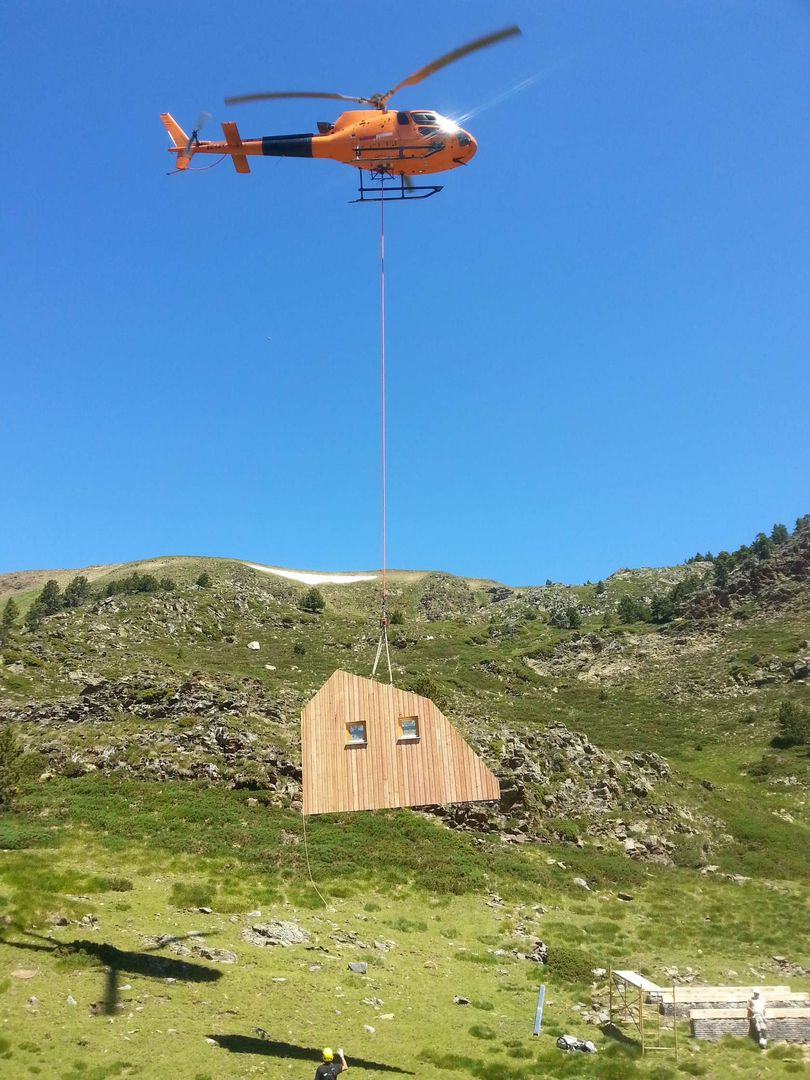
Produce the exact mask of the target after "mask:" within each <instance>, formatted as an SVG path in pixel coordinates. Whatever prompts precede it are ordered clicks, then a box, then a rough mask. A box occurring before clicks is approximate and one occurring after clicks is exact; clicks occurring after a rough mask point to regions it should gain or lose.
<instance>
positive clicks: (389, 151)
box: [160, 26, 520, 202]
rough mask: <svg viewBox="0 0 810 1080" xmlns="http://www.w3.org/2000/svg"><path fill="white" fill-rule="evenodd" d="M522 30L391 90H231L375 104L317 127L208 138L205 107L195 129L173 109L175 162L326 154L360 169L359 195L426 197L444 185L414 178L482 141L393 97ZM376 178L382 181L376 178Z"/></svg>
mask: <svg viewBox="0 0 810 1080" xmlns="http://www.w3.org/2000/svg"><path fill="white" fill-rule="evenodd" d="M519 34H520V28H519V27H518V26H508V27H506V28H504V29H503V30H496V31H495V32H494V33H492V34H487V35H485V36H484V37H480V38H476V39H475V40H474V41H470V42H468V43H467V44H466V45H462V46H460V47H459V48H457V49H453V50H452V52H449V53H445V54H444V56H440V57H439V59H438V60H434V61H433V62H432V63H430V64H426V65H425V67H422V68H420V69H419V70H418V71H416V72H414V73H413V75H409V76H408V78H407V79H403V80H402V82H400V83H397V85H396V86H395V87H394V88H393V90H389V91H388V93H386V94H372V95H371V97H367V98H362V97H348V96H347V95H345V94H331V93H320V92H318V91H279V92H273V93H266V94H242V95H239V96H237V97H228V98H225V104H226V105H237V104H242V103H244V102H249V101H267V100H271V99H275V98H330V99H333V100H337V101H355V102H357V103H358V104H359V105H370V106H372V108H373V109H374V111H373V112H371V111H369V109H362V110H357V111H352V112H344V113H342V114H341V115H340V116H339V117H338V118H337V120H336V121H335V122H334V123H328V122H319V123H318V134H314V133H313V134H310V133H309V132H305V133H303V134H296V135H265V136H263V137H262V138H261V139H245V140H243V139H242V137H241V135H240V134H239V130H238V128H237V126H236V124H235V123H233V122H232V121H226V122H223V124H222V133H223V135H224V136H225V142H204V141H203V140H201V139H200V137H199V131H200V128H201V127H202V124H203V123H204V122H205V120H206V119H207V118H208V114H207V113H203V114H202V116H201V117H200V119H199V120H198V122H197V126H196V127H195V128H194V130H193V131H192V132H191V134H190V135H187V134H186V132H185V131H183V129H182V128H181V127H180V125H179V124H178V123H177V121H176V120H175V119H174V118H173V117H172V116H171V115H170V114H169V113H162V114H161V117H160V119H161V120H162V121H163V124H164V126H165V128H166V130H167V131H168V133H169V136H170V137H171V140H172V142H173V144H174V145H173V146H170V147H169V153H172V154H176V155H177V169H178V170H179V171H181V172H182V171H184V170H186V169H188V166H189V163H190V161H191V159H192V157H193V156H194V155H195V154H218V155H224V156H227V157H230V158H231V160H232V161H233V164H234V168H235V169H236V171H237V172H238V173H249V172H250V165H249V163H248V157H254V156H256V157H258V156H261V157H307V158H325V159H328V160H330V161H338V162H341V163H342V164H344V165H353V166H354V167H355V168H357V169H360V198H359V199H355V200H354V201H355V202H379V201H380V200H381V199H382V200H385V201H388V200H390V199H410V198H417V199H426V198H428V197H429V196H431V195H435V194H436V193H437V192H438V191H441V190H442V185H440V184H427V185H416V184H414V183H413V180H412V179H411V178H412V177H413V176H422V175H425V174H429V173H439V172H446V171H447V170H448V169H455V168H456V167H457V166H459V165H467V164H468V163H469V161H470V160H471V158H472V157H473V156H474V154H475V152H476V150H477V149H478V146H477V143H476V141H475V139H474V138H473V137H472V135H470V133H469V132H467V131H464V130H463V129H462V128H460V127H459V126H458V124H456V123H455V122H454V121H452V120H448V119H447V118H446V117H444V116H441V115H440V114H439V113H437V112H435V111H433V110H432V109H416V110H408V111H398V110H395V109H389V108H388V102H389V101H390V100H391V98H392V97H393V96H394V94H396V93H397V92H398V91H400V90H403V89H404V88H405V87H406V86H415V85H416V84H417V83H420V82H422V80H423V79H425V78H427V76H428V75H432V74H433V73H434V72H436V71H439V70H440V69H441V68H443V67H446V66H447V65H448V64H452V63H453V62H454V61H456V60H461V59H462V58H463V57H465V56H468V55H469V54H470V53H472V52H476V51H477V50H478V49H484V48H486V47H487V46H489V45H495V44H497V43H498V42H500V41H503V40H505V39H506V38H510V37H515V36H516V35H519ZM364 174H370V177H369V180H370V184H366V183H364ZM375 183H376V184H378V185H379V186H378V187H374V186H371V185H373V184H375Z"/></svg>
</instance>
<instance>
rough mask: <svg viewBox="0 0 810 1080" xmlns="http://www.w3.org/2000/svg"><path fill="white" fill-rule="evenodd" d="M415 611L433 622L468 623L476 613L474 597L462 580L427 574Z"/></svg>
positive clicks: (447, 575)
mask: <svg viewBox="0 0 810 1080" xmlns="http://www.w3.org/2000/svg"><path fill="white" fill-rule="evenodd" d="M417 610H418V612H419V614H420V615H421V616H422V617H423V618H425V619H427V621H428V622H434V621H436V620H440V619H459V620H463V621H465V622H467V621H470V620H471V619H472V618H473V617H474V616H475V613H476V611H477V606H476V602H475V596H474V595H473V593H472V591H471V589H470V587H469V585H468V584H467V582H466V581H465V580H464V579H463V578H457V577H452V575H450V574H428V575H427V577H426V578H425V579H424V582H423V584H422V588H421V595H420V597H419V600H418V604H417Z"/></svg>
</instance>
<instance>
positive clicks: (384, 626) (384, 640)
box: [371, 173, 394, 683]
mask: <svg viewBox="0 0 810 1080" xmlns="http://www.w3.org/2000/svg"><path fill="white" fill-rule="evenodd" d="M384 184H385V173H381V174H380V458H381V460H380V487H381V490H380V503H381V518H382V521H381V525H382V590H381V594H380V637H379V640H378V641H377V655H376V656H375V657H374V666H373V667H372V669H371V677H372V679H373V678H375V677H376V675H377V668H378V667H379V664H380V657H381V656H382V652H383V649H385V661H386V664H387V666H388V681H389V682H390V683H393V681H394V675H393V673H392V671H391V653H390V652H389V649H388V591H387V581H386V573H387V566H386V563H387V552H386V547H387V535H386V526H387V522H386V516H387V508H386V490H385V189H384Z"/></svg>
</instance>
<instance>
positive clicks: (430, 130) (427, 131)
mask: <svg viewBox="0 0 810 1080" xmlns="http://www.w3.org/2000/svg"><path fill="white" fill-rule="evenodd" d="M418 131H419V134H420V135H424V137H425V138H426V139H429V138H430V136H431V135H435V134H436V128H435V127H420V128H419V129H418Z"/></svg>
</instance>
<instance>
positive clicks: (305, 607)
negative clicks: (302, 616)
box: [298, 588, 326, 615]
mask: <svg viewBox="0 0 810 1080" xmlns="http://www.w3.org/2000/svg"><path fill="white" fill-rule="evenodd" d="M298 606H299V607H300V608H301V610H302V611H309V612H311V613H312V614H313V615H320V613H321V612H322V611H323V609H324V608H325V607H326V601H325V600H324V598H323V597H322V596H321V594H320V592H319V591H318V589H314V588H313V589H309V590H308V591H307V592H305V593H304V595H303V596H302V597H301V602H300V603H299V605H298Z"/></svg>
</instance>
